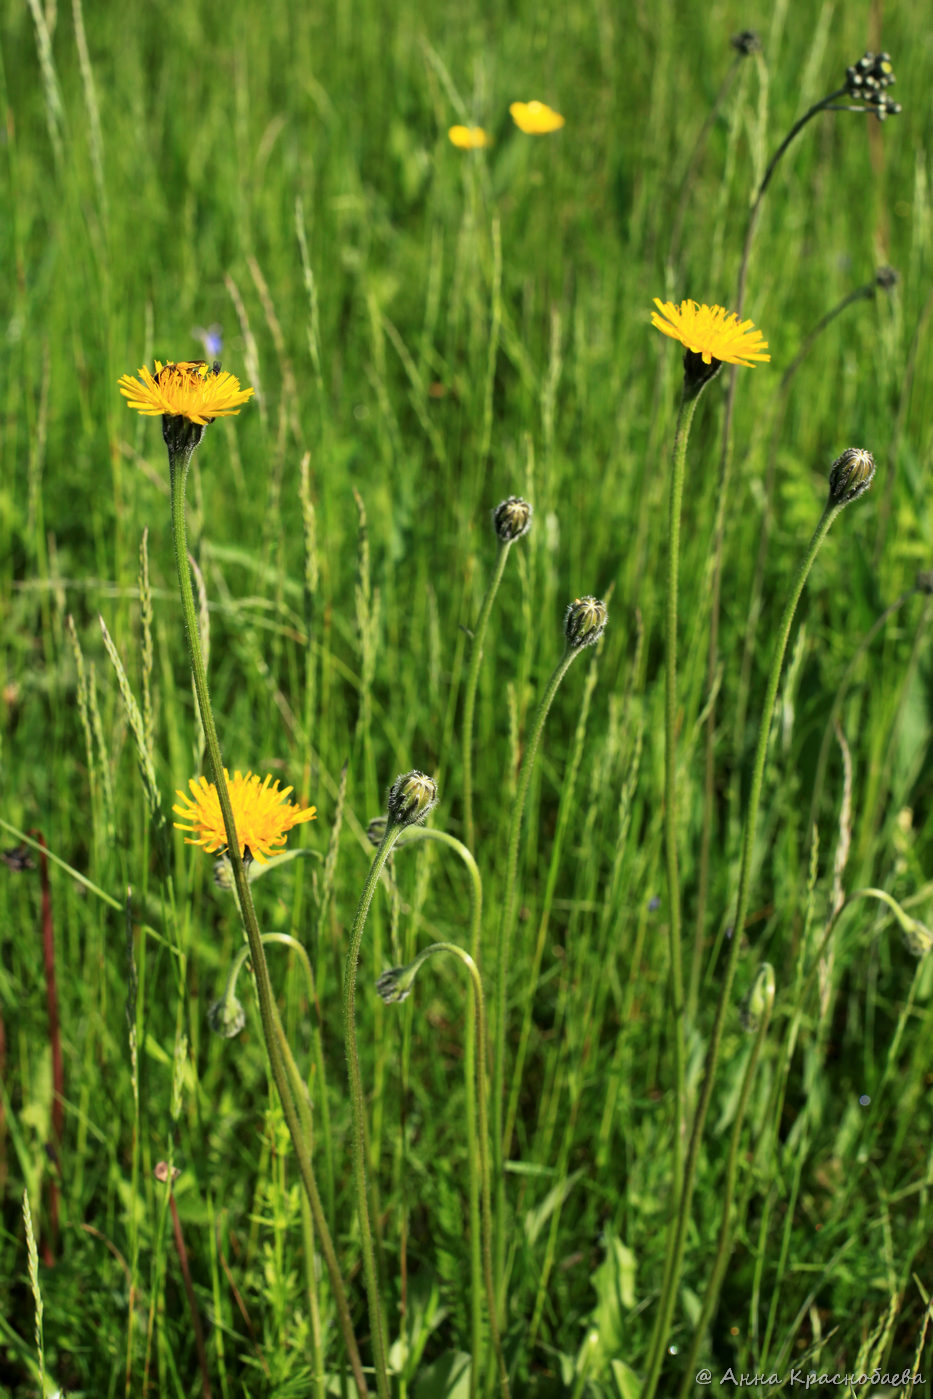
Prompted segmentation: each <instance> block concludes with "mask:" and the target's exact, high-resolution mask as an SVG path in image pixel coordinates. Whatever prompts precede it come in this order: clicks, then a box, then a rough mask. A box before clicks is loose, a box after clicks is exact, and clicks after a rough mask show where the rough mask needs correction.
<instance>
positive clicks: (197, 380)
mask: <svg viewBox="0 0 933 1399" xmlns="http://www.w3.org/2000/svg"><path fill="white" fill-rule="evenodd" d="M119 388H120V392H121V393H122V394H123V397H124V398H125V399H126V401H127V403H128V404H129V406H130V408H135V409H136V411H137V413H145V414H148V416H149V417H153V418H155V417H170V418H187V419H188V420H189V422H192V423H198V424H199V425H200V426H201V427H203V426H205V424H207V423H212V422H213V421H214V419H215V418H227V417H229V416H230V415H231V414H232V413H239V411H240V409H241V408H242V406H243V404H244V403H245V402H246V401H247V399H250V398H252V396H253V390H252V389H241V388H240V381H239V379H237V378H236V377H235V376H234V375H233V374H228V373H227V371H226V370H225V369H221V368H220V365H219V364H215V365H214V366H213V367H212V366H211V365H209V364H207V363H206V362H205V361H204V360H199V359H195V360H178V361H177V362H176V361H174V360H168V361H167V362H166V363H165V364H163V363H162V361H161V360H158V359H157V360H156V361H155V373H154V374H152V373H150V371H149V370H148V369H147V368H146V366H145V365H143V367H142V369H140V370H139V378H137V379H134V378H133V376H132V374H124V375H123V377H122V378H121V379H120V381H119Z"/></svg>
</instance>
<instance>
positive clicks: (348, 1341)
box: [169, 446, 369, 1395]
mask: <svg viewBox="0 0 933 1399" xmlns="http://www.w3.org/2000/svg"><path fill="white" fill-rule="evenodd" d="M193 452H194V447H193V446H189V447H188V448H187V449H181V450H177V451H175V452H172V450H171V449H170V450H169V474H170V477H171V495H172V543H173V545H174V550H175V566H176V569H177V572H178V587H179V591H180V594H181V605H182V614H183V617H184V623H185V636H186V638H187V642H188V658H189V660H190V662H191V673H192V676H193V678H194V689H195V695H196V696H197V701H198V710H199V711H200V715H201V723H202V726H203V728H204V741H205V744H206V745H207V756H208V764H209V767H210V769H211V777H212V780H213V782H214V786H215V788H216V791H217V799H218V801H219V803H220V810H221V814H222V816H223V822H224V831H225V833H226V836H227V847H228V849H227V854H228V858H229V860H230V864H231V867H232V869H233V881H234V885H235V887H236V892H237V901H238V903H239V906H240V914H241V916H242V919H243V927H244V929H245V932H246V940H247V943H248V944H249V950H250V956H251V959H252V965H253V976H254V978H255V982H256V994H257V997H258V1000H259V1015H260V1019H261V1022H262V1034H263V1039H264V1040H265V1044H266V1052H267V1054H268V1056H269V1067H270V1070H271V1073H272V1080H273V1082H274V1084H275V1087H276V1091H277V1093H278V1095H279V1098H280V1100H281V1103H282V1111H283V1113H284V1115H285V1121H286V1124H287V1126H288V1131H289V1135H290V1136H291V1139H292V1145H293V1146H294V1148H295V1155H296V1157H297V1158H298V1170H299V1173H300V1175H301V1180H302V1184H303V1186H304V1188H305V1192H306V1194H307V1196H308V1202H309V1204H310V1206H311V1214H312V1217H313V1219H314V1227H315V1229H316V1230H317V1233H318V1237H319V1238H320V1241H321V1251H322V1253H323V1254H324V1260H325V1262H326V1264H327V1270H328V1273H329V1274H330V1280H331V1286H332V1288H333V1292H334V1302H335V1304H336V1307H337V1315H338V1319H339V1323H340V1329H341V1332H342V1334H343V1339H344V1344H345V1346H346V1348H347V1355H348V1358H349V1361H350V1368H351V1369H352V1371H353V1378H354V1381H355V1383H356V1388H357V1392H358V1393H359V1394H360V1395H366V1394H368V1392H369V1391H368V1389H367V1385H366V1378H365V1376H364V1374H363V1365H362V1362H361V1360H360V1353H359V1347H358V1346H357V1343H356V1337H355V1335H354V1332H353V1321H352V1318H351V1316H350V1307H349V1303H348V1302H347V1294H346V1290H345V1288H344V1285H343V1278H342V1276H341V1273H340V1265H339V1263H338V1262H337V1255H336V1253H335V1251H334V1245H333V1241H332V1239H331V1236H330V1230H329V1229H328V1227H327V1220H326V1218H325V1216H324V1206H323V1205H322V1203H321V1197H320V1194H319V1193H318V1188H317V1182H316V1180H315V1177H314V1167H313V1166H312V1164H311V1156H310V1153H309V1151H308V1147H307V1143H306V1141H305V1137H304V1133H303V1130H302V1123H301V1118H300V1114H299V1110H298V1108H297V1107H296V1105H295V1100H294V1097H293V1096H292V1092H291V1087H290V1084H289V1073H288V1069H287V1067H286V1061H285V1059H284V1058H283V1055H282V1050H281V1043H282V1041H283V1040H284V1032H283V1031H282V1029H281V1023H280V1022H279V1016H278V1008H277V1006H276V1004H275V998H274V996H273V994H272V983H271V981H270V979H269V968H268V966H267V965H266V957H265V953H264V951H263V946H262V935H261V933H260V931H259V923H258V921H257V918H256V910H255V908H254V906H253V896H252V894H251V892H250V887H249V882H248V880H247V878H246V866H245V865H244V863H243V857H242V855H241V854H240V841H239V836H238V834H237V829H236V822H235V820H234V817H233V807H232V806H231V804H230V793H229V792H228V790H227V781H226V778H225V776H224V766H223V760H222V759H221V755H220V741H219V739H218V737H217V726H216V724H215V723H214V713H213V710H212V708H211V700H210V693H209V691H208V688H207V675H206V673H205V670H204V658H203V656H202V654H201V641H200V636H199V634H198V624H197V613H196V611H195V604H194V593H193V590H192V587H191V573H190V570H189V567H188V545H187V531H186V525H185V485H186V481H187V476H188V468H189V467H190V465H191V457H192V455H193Z"/></svg>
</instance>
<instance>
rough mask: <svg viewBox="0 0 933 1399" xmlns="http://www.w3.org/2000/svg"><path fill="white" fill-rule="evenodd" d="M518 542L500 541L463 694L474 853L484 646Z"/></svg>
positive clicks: (467, 823)
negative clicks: (476, 729) (476, 726)
mask: <svg viewBox="0 0 933 1399" xmlns="http://www.w3.org/2000/svg"><path fill="white" fill-rule="evenodd" d="M514 543H515V540H514V539H500V540H499V552H498V554H497V556H496V566H495V569H494V570H493V575H492V578H491V579H490V580H489V586H488V588H487V589H486V596H485V597H484V598H483V605H482V607H481V608H480V613H479V620H478V621H477V623H476V630H475V631H474V633H473V644H472V646H471V648H470V668H469V670H468V671H467V680H466V688H465V690H464V693H463V833H464V837H465V844H466V846H467V848H468V849H470V850H472V849H473V847H474V846H475V844H476V828H475V825H474V821H473V717H474V713H475V710H476V687H477V684H478V681H479V668H480V664H481V663H482V659H483V643H484V641H485V640H486V629H487V627H488V625H489V617H490V614H491V612H492V605H493V603H494V602H495V600H496V593H497V592H498V591H499V584H500V583H501V582H502V575H503V573H504V572H505V562H506V559H507V558H508V556H509V550H510V549H511V547H512V545H513V544H514Z"/></svg>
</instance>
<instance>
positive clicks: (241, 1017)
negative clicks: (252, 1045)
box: [207, 991, 246, 1040]
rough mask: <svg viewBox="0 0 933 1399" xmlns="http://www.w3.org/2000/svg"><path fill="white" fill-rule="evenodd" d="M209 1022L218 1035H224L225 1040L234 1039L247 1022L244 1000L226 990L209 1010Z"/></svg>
mask: <svg viewBox="0 0 933 1399" xmlns="http://www.w3.org/2000/svg"><path fill="white" fill-rule="evenodd" d="M207 1023H208V1025H210V1027H211V1029H212V1030H213V1031H214V1033H215V1034H216V1035H223V1037H224V1039H225V1040H232V1039H233V1038H234V1037H235V1036H236V1035H238V1034H239V1033H240V1031H241V1030H242V1028H243V1026H244V1025H245V1024H246V1011H245V1010H244V1009H243V1003H242V1001H239V1000H237V997H236V996H235V995H234V994H233V992H232V991H229V992H224V994H223V995H222V996H221V998H220V1000H219V1001H215V1002H214V1004H213V1005H212V1006H211V1008H210V1010H209V1011H208V1012H207Z"/></svg>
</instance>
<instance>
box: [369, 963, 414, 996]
mask: <svg viewBox="0 0 933 1399" xmlns="http://www.w3.org/2000/svg"><path fill="white" fill-rule="evenodd" d="M419 966H420V963H419V962H412V963H411V964H410V965H409V966H407V967H390V968H389V970H388V971H385V972H383V973H382V976H381V977H380V978H379V980H378V981H377V982H376V990H377V991H378V992H379V995H380V996H381V997H382V999H383V1000H384V1001H385V1003H386V1005H387V1006H391V1005H398V1004H399V1003H400V1002H401V1001H404V1000H405V998H406V997H407V996H408V995H410V993H411V988H412V987H413V986H414V984H415V974H416V972H417V970H418V967H419Z"/></svg>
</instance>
